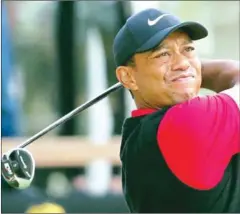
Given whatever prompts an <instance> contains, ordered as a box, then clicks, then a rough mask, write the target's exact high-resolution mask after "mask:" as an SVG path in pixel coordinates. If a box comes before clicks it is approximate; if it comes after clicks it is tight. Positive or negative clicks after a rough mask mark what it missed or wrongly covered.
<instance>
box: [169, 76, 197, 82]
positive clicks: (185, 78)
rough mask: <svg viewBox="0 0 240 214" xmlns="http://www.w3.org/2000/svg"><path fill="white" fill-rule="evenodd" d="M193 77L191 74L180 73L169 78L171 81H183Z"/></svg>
mask: <svg viewBox="0 0 240 214" xmlns="http://www.w3.org/2000/svg"><path fill="white" fill-rule="evenodd" d="M192 79H194V75H193V74H181V75H179V76H177V77H174V78H172V79H171V81H172V82H183V81H189V80H192Z"/></svg>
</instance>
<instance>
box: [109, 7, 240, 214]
mask: <svg viewBox="0 0 240 214" xmlns="http://www.w3.org/2000/svg"><path fill="white" fill-rule="evenodd" d="M207 34H208V32H207V30H206V29H205V28H204V27H203V26H202V25H200V24H198V23H195V22H185V23H182V22H181V21H180V20H179V19H178V18H177V17H176V16H174V15H172V14H168V13H165V12H163V11H158V10H156V9H147V10H144V11H141V12H140V13H137V14H135V15H134V16H132V17H130V18H129V19H128V20H127V22H126V24H125V25H124V26H123V27H122V28H121V30H120V31H119V33H118V34H117V36H116V38H115V40H114V47H113V51H114V57H115V62H116V65H117V69H116V75H117V78H118V80H119V81H120V82H121V83H122V84H123V86H124V87H125V88H127V89H129V90H130V91H131V94H132V96H133V98H134V101H135V103H136V106H137V110H134V111H133V112H132V117H131V118H127V119H126V121H125V123H124V126H123V136H122V145H121V151H120V157H121V161H122V183H123V192H124V195H125V199H126V201H127V204H128V207H129V209H130V211H131V212H145V213H147V212H151V213H153V212H154V213H159V212H209V213H210V212H240V155H239V153H240V138H239V134H240V133H239V129H240V128H239V116H240V114H239V64H238V62H234V61H221V60H216V61H202V62H201V61H200V59H199V58H198V56H197V51H196V48H195V46H194V43H193V41H194V40H198V39H202V38H204V37H206V36H207ZM201 86H202V87H204V88H208V89H211V90H214V91H215V92H217V94H216V95H212V96H205V97H198V93H199V89H200V87H201Z"/></svg>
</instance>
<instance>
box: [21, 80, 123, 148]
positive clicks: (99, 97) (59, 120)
mask: <svg viewBox="0 0 240 214" xmlns="http://www.w3.org/2000/svg"><path fill="white" fill-rule="evenodd" d="M120 88H122V84H121V83H120V82H118V83H116V84H114V85H113V86H111V87H110V88H108V89H107V90H106V91H104V92H103V93H102V94H100V95H98V96H97V97H95V98H93V99H92V100H90V101H88V102H86V103H84V104H82V105H81V106H79V107H77V108H75V109H74V110H72V111H71V112H69V113H68V114H66V115H65V116H63V117H61V118H60V119H58V120H57V121H55V122H54V123H52V124H50V125H49V126H47V127H46V128H44V129H43V130H41V131H40V132H38V133H37V134H35V135H33V136H32V137H31V138H29V139H28V140H26V141H25V142H23V143H22V144H20V145H19V146H18V148H24V147H26V146H27V145H29V144H30V143H32V142H33V141H35V140H37V139H38V138H40V137H41V136H43V135H44V134H46V133H47V132H49V131H51V130H52V129H54V128H56V127H57V126H59V125H61V124H63V123H65V122H66V121H68V120H69V119H71V118H72V117H73V116H75V115H76V114H78V113H80V112H82V111H83V110H85V109H86V108H88V107H90V106H92V105H93V104H95V103H96V102H98V101H100V100H102V99H103V98H105V97H106V96H107V95H109V94H110V93H111V92H114V91H116V90H117V89H120Z"/></svg>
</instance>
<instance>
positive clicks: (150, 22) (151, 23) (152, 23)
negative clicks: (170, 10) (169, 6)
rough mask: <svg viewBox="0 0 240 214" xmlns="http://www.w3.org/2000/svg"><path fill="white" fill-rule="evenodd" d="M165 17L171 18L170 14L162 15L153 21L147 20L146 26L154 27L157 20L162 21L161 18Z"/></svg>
mask: <svg viewBox="0 0 240 214" xmlns="http://www.w3.org/2000/svg"><path fill="white" fill-rule="evenodd" d="M165 16H171V14H163V15H161V16H159V17H157V18H156V19H154V20H150V19H148V25H149V26H153V25H155V24H156V23H157V22H159V20H161V19H162V18H163V17H165Z"/></svg>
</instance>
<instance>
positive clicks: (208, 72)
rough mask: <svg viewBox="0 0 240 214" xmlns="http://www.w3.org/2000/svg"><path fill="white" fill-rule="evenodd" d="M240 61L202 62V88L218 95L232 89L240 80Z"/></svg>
mask: <svg viewBox="0 0 240 214" xmlns="http://www.w3.org/2000/svg"><path fill="white" fill-rule="evenodd" d="M239 65H240V64H239V61H235V60H202V86H201V87H203V88H207V89H210V90H212V91H215V92H217V93H219V92H221V91H224V90H227V89H229V88H232V87H233V86H234V85H235V84H237V83H239V80H240V66H239Z"/></svg>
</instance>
